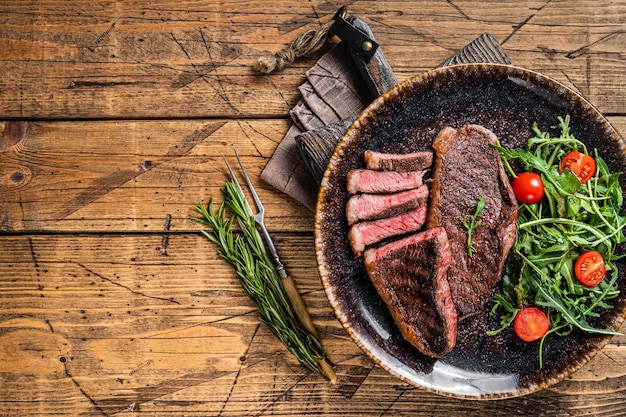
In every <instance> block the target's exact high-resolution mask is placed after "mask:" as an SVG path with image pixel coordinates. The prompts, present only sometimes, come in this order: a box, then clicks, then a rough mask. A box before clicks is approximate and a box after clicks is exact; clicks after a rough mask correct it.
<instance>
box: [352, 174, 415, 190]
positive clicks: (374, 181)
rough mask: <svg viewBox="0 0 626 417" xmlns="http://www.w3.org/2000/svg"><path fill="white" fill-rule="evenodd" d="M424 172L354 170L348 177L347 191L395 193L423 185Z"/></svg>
mask: <svg viewBox="0 0 626 417" xmlns="http://www.w3.org/2000/svg"><path fill="white" fill-rule="evenodd" d="M424 173H425V172H424V171H410V172H393V171H374V170H371V169H353V170H352V171H350V172H348V175H347V181H348V184H347V189H348V192H349V193H350V194H356V193H395V192H398V191H405V190H410V189H412V188H418V187H419V186H421V185H422V183H423V182H422V178H423V177H424Z"/></svg>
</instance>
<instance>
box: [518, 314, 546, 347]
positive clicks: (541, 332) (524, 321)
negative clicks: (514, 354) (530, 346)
mask: <svg viewBox="0 0 626 417" xmlns="http://www.w3.org/2000/svg"><path fill="white" fill-rule="evenodd" d="M513 328H514V329H515V333H517V335H518V336H519V338H520V339H522V340H523V341H525V342H532V341H535V340H537V339H541V338H542V337H543V336H545V334H546V333H548V330H550V320H549V319H548V316H547V315H546V313H544V312H543V311H542V310H540V309H538V308H537V307H526V308H523V309H521V310H520V311H518V312H517V315H516V316H515V320H514V321H513Z"/></svg>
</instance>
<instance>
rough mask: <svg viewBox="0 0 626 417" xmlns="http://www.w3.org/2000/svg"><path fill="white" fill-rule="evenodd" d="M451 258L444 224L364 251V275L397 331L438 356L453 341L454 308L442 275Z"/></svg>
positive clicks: (431, 354) (428, 353)
mask: <svg viewBox="0 0 626 417" xmlns="http://www.w3.org/2000/svg"><path fill="white" fill-rule="evenodd" d="M450 260H451V252H450V246H449V244H448V239H447V237H446V232H445V229H443V228H442V227H438V228H434V229H429V230H426V231H424V232H420V233H417V234H413V235H411V236H409V237H406V238H404V239H400V240H397V241H394V242H391V243H387V244H386V245H384V246H381V247H380V248H377V249H368V250H366V251H365V268H366V270H367V275H368V276H369V278H370V280H371V281H372V283H373V284H374V287H375V288H376V291H377V292H378V294H379V295H380V296H381V298H382V299H383V300H384V301H385V303H386V304H387V305H388V307H389V310H390V311H391V315H392V317H393V319H394V321H395V323H396V325H397V326H398V328H399V329H400V333H401V334H402V336H404V338H405V339H406V340H407V341H409V343H411V344H412V345H413V346H415V347H416V348H417V349H419V350H420V351H421V352H422V353H424V354H425V355H428V356H433V357H441V356H443V355H445V354H447V353H448V352H450V351H451V350H452V348H453V347H454V344H455V343H456V335H457V312H456V309H455V307H454V304H453V303H452V298H451V295H450V288H449V286H448V280H447V279H446V270H447V269H448V265H449V264H450Z"/></svg>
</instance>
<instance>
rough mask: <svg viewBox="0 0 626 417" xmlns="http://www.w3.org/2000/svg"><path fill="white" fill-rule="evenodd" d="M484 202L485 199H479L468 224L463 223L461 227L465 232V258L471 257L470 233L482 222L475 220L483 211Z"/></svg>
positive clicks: (465, 221)
mask: <svg viewBox="0 0 626 417" xmlns="http://www.w3.org/2000/svg"><path fill="white" fill-rule="evenodd" d="M486 201H487V200H486V199H485V197H483V198H481V199H480V201H479V202H478V204H477V205H476V210H475V211H474V214H473V215H472V217H471V219H470V222H469V224H468V223H467V220H464V221H463V226H464V227H465V229H466V230H467V256H469V257H470V258H471V257H472V233H473V232H474V229H476V228H477V227H478V226H480V224H481V223H482V221H480V220H477V219H478V216H480V213H482V211H483V209H484V208H485V202H486Z"/></svg>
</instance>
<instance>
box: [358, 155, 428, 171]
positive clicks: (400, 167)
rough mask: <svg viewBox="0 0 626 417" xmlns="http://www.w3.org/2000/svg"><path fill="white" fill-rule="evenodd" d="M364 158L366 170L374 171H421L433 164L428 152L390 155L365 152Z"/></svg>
mask: <svg viewBox="0 0 626 417" xmlns="http://www.w3.org/2000/svg"><path fill="white" fill-rule="evenodd" d="M364 157H365V164H366V166H367V168H368V169H373V170H376V171H398V172H407V171H422V170H424V169H426V168H428V167H430V166H431V165H432V164H433V153H432V152H430V151H424V152H414V153H407V154H391V153H381V152H375V151H370V150H367V151H365V155H364Z"/></svg>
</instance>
